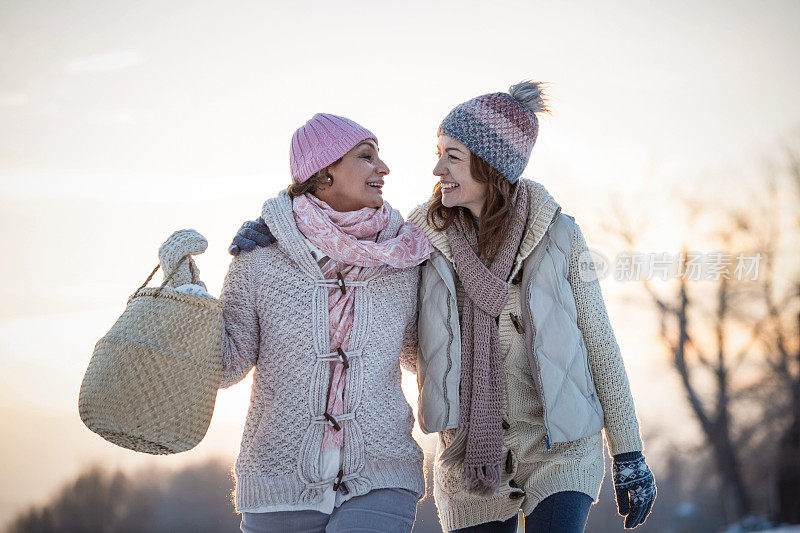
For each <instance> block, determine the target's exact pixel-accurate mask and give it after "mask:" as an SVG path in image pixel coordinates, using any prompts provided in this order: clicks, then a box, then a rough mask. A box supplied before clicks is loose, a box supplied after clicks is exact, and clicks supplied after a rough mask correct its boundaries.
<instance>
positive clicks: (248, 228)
mask: <svg viewBox="0 0 800 533" xmlns="http://www.w3.org/2000/svg"><path fill="white" fill-rule="evenodd" d="M273 242H278V239H276V238H275V236H274V235H273V234H272V232H271V231H270V230H269V226H267V224H266V222H264V219H263V218H262V217H258V219H256V220H248V221H247V222H245V223H244V224H242V227H241V228H239V231H238V232H237V233H236V235H235V236H234V237H233V242H232V243H231V245H230V247H229V248H228V253H230V254H231V255H239V253H240V252H249V251H250V250H254V249H255V247H256V246H269V245H270V244H271V243H273Z"/></svg>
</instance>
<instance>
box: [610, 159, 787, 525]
mask: <svg viewBox="0 0 800 533" xmlns="http://www.w3.org/2000/svg"><path fill="white" fill-rule="evenodd" d="M786 156H787V158H786V159H787V161H788V165H784V166H783V167H782V168H781V169H780V170H779V171H777V172H776V173H775V175H774V176H773V178H774V179H770V180H769V181H768V186H767V187H766V188H764V187H761V196H760V198H761V199H762V200H763V201H762V202H761V205H759V201H758V200H759V194H758V192H755V193H754V194H753V195H751V196H750V197H749V198H748V205H747V207H745V208H727V209H725V210H724V211H723V213H721V216H720V215H716V217H717V220H718V221H719V222H720V223H719V224H718V225H717V226H718V229H717V230H716V231H715V232H713V234H712V236H713V237H714V240H715V242H716V243H718V245H719V246H720V247H721V249H722V250H723V253H721V254H719V255H718V257H717V259H718V263H717V265H716V274H717V276H716V278H715V279H713V280H712V281H711V282H705V283H692V279H695V278H694V274H695V273H696V272H694V271H693V269H692V268H691V267H692V265H690V264H689V263H690V261H689V258H690V257H691V254H690V252H689V244H688V243H685V244H684V246H683V249H682V253H681V254H680V256H679V263H680V265H679V271H678V275H677V276H676V278H675V280H674V281H673V282H671V283H670V284H669V286H668V287H667V288H666V289H665V288H663V287H660V286H659V287H657V286H655V285H654V284H653V283H651V282H650V281H649V280H648V279H641V278H640V279H641V285H642V287H643V289H644V293H645V294H646V295H647V298H648V300H649V301H650V302H651V304H652V306H653V308H654V309H655V311H656V313H657V316H658V320H659V335H660V338H661V340H662V342H663V344H664V346H665V347H666V348H667V350H668V353H669V354H670V357H671V362H672V366H673V368H674V369H675V371H676V372H677V374H678V376H679V378H680V381H681V384H682V387H683V392H684V394H685V396H686V399H687V402H688V404H689V406H690V408H691V412H692V414H693V415H694V418H695V419H696V421H697V422H698V424H699V426H700V429H701V431H702V434H703V436H704V438H705V441H706V443H707V444H708V446H709V448H710V451H711V455H712V457H713V461H714V464H715V465H716V473H717V475H718V476H719V481H720V483H719V493H720V498H721V500H722V504H723V508H724V509H725V513H726V517H727V519H728V521H737V520H741V519H742V518H743V517H745V516H747V515H748V514H751V513H754V512H761V513H765V514H769V515H771V516H773V517H774V518H775V519H777V520H779V521H782V522H788V523H800V340H799V339H800V311H799V310H798V302H800V275H798V273H797V272H796V271H794V270H793V267H794V265H792V264H791V263H792V261H796V259H797V256H796V254H792V253H791V250H794V248H791V247H790V248H789V250H790V251H789V252H787V251H786V246H785V244H786V242H787V241H791V240H792V239H796V238H797V237H798V236H800V210H798V207H800V201H796V200H800V149H798V148H787V150H786ZM786 176H788V177H789V178H790V179H788V180H787V179H784V178H785V177H786ZM787 182H788V184H789V185H790V187H789V189H790V190H786V189H787V187H786V185H787ZM765 189H766V191H767V194H766V196H765V195H764V194H763V191H764V190H765ZM789 193H791V195H793V196H792V197H793V198H794V199H795V201H788V204H789V205H788V208H785V207H782V206H783V204H784V203H787V199H788V197H787V194H789ZM718 200H719V199H718V198H715V203H714V204H712V202H697V201H689V202H686V207H687V211H688V215H689V217H691V219H692V220H696V219H697V218H698V217H700V216H701V215H703V214H707V213H709V212H711V211H714V206H715V204H716V202H717V201H718ZM787 209H788V211H790V212H789V213H787ZM787 214H788V216H787ZM617 217H618V219H619V220H620V222H619V224H618V226H617V227H616V233H617V234H618V235H619V236H620V237H622V239H623V241H624V243H625V245H626V247H627V248H629V249H631V250H633V249H636V243H637V240H638V233H637V232H636V231H634V230H633V229H632V228H633V227H634V226H633V225H631V224H629V223H627V221H626V220H625V216H624V214H622V213H621V212H620V211H619V210H618V212H617ZM695 227H699V225H698V226H695ZM741 243H748V246H749V248H750V249H749V250H748V251H749V253H748V254H747V255H748V257H753V258H760V259H761V260H760V261H758V266H759V267H763V268H761V269H760V271H759V272H758V276H757V278H756V279H747V278H745V279H741V271H740V270H739V268H740V267H741V263H738V264H736V265H734V259H735V258H736V257H737V255H736V252H738V251H742V250H741V248H739V249H738V250H736V247H737V246H741ZM779 259H784V260H786V261H789V263H790V264H789V265H788V266H784V267H783V268H782V270H781V271H780V273H779V272H778V270H777V267H776V265H777V264H778V262H779ZM778 280H781V281H782V283H777V281H778ZM754 465H757V468H753V466H754ZM771 485H772V486H771Z"/></svg>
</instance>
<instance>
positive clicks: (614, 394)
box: [408, 179, 642, 531]
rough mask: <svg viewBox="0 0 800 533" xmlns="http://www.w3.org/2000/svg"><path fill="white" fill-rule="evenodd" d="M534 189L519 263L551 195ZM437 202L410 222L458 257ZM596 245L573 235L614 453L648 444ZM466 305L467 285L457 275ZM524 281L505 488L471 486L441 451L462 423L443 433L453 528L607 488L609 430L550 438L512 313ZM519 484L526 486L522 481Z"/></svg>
mask: <svg viewBox="0 0 800 533" xmlns="http://www.w3.org/2000/svg"><path fill="white" fill-rule="evenodd" d="M519 183H520V185H522V186H525V187H527V188H528V190H529V192H530V194H531V196H530V203H529V209H528V212H529V216H528V227H527V229H526V233H525V236H524V237H523V242H522V244H521V246H520V250H519V255H518V262H517V268H520V266H521V262H522V261H521V260H522V259H523V258H524V257H526V256H527V255H528V254H529V253H530V252H531V250H532V249H533V248H534V247H535V245H536V243H538V242H539V240H540V239H541V237H542V235H543V232H542V229H541V228H538V227H537V226H536V225H535V224H533V222H534V220H533V219H534V215H535V214H536V213H538V212H539V209H540V208H541V206H542V203H543V201H544V200H545V198H549V194H548V193H547V192H546V191H545V190H544V187H542V186H541V185H540V184H538V183H535V182H532V181H529V180H524V179H521V180H520V182H519ZM428 205H429V203H426V204H423V205H421V206H418V207H417V208H416V209H415V210H414V211H412V212H411V214H410V215H409V217H408V218H409V221H410V222H413V223H414V224H417V225H418V226H420V227H421V228H422V229H423V231H425V233H426V234H427V235H428V237H429V238H430V239H431V243H432V244H433V245H434V246H435V247H436V248H437V249H438V250H440V251H441V252H442V254H444V255H445V256H446V257H447V258H448V259H450V260H451V261H452V253H451V250H450V245H449V242H448V240H447V236H446V235H445V233H444V232H439V231H436V230H435V228H433V227H432V226H431V225H430V224H429V223H428V222H427V220H426V214H427V207H428ZM587 249H588V247H587V245H586V242H585V240H584V238H583V234H582V233H581V231H580V230H578V231H577V232H576V234H575V236H574V237H573V240H572V249H571V253H570V265H569V282H570V285H571V287H572V291H573V296H574V297H575V302H576V304H577V309H578V327H579V329H580V330H581V332H582V334H583V337H584V340H585V342H586V348H587V351H588V357H589V365H590V368H591V370H592V375H593V377H594V382H595V387H596V389H597V394H598V397H599V399H600V402H601V404H602V406H603V411H604V416H605V433H606V439H607V441H608V445H609V449H610V450H611V453H612V455H616V454H618V453H623V452H628V451H637V450H642V441H641V437H640V435H639V424H638V420H637V419H636V413H635V410H634V404H633V398H632V396H631V394H630V387H629V383H628V379H627V375H626V373H625V367H624V364H623V361H622V357H621V355H620V351H619V346H618V345H617V342H616V339H615V337H614V333H613V330H612V328H611V324H610V321H609V319H608V314H607V312H606V308H605V305H604V303H603V297H602V294H601V291H600V285H599V283H598V282H597V281H591V282H590V281H584V280H583V279H581V276H580V275H579V272H580V264H579V256H580V254H581V253H582V252H583V251H585V250H587ZM456 281H457V283H456V289H457V294H458V305H459V308H460V307H461V306H462V302H463V298H464V291H463V287H461V284H460V282H459V281H458V279H457V280H456ZM520 287H521V285H520V284H511V285H510V296H509V300H508V303H507V304H506V308H505V309H504V310H503V313H502V314H501V315H500V316H501V319H500V323H499V336H500V352H501V356H502V358H503V370H504V376H503V378H504V385H505V387H504V394H503V418H504V419H505V420H506V421H507V423H508V426H509V427H508V429H507V430H505V431H504V434H503V457H504V464H503V466H504V470H503V473H502V477H501V483H500V490H499V492H498V493H497V494H494V495H492V496H489V497H481V496H476V495H473V494H470V493H468V492H466V490H465V483H464V479H463V470H462V468H461V467H460V465H457V466H455V467H452V468H448V467H445V466H443V465H442V464H441V463H440V462H439V461H438V457H439V456H440V455H441V453H442V451H443V450H444V449H445V448H446V447H447V446H449V445H450V443H451V442H452V440H453V437H454V435H455V430H446V431H443V432H440V433H439V441H438V446H437V451H436V457H437V460H436V461H435V463H434V475H433V479H434V487H433V494H434V499H435V501H436V506H437V508H438V510H439V519H440V521H441V524H442V527H443V528H444V529H445V531H449V530H453V529H458V528H463V527H468V526H472V525H476V524H481V523H484V522H490V521H495V520H506V519H508V518H510V517H512V516H514V515H515V514H516V513H517V511H518V510H519V509H520V508H521V509H522V511H523V512H524V513H525V514H528V513H530V512H531V511H533V509H534V508H535V507H536V506H537V505H538V504H539V503H540V502H541V501H542V500H544V499H545V498H546V497H547V496H549V495H551V494H555V493H556V492H561V491H578V492H583V493H585V494H588V495H589V496H590V497H592V498H593V499H594V500H597V497H598V495H599V492H600V485H601V483H602V480H603V475H604V472H605V470H604V456H603V440H602V433H596V434H594V435H590V436H588V437H584V438H582V439H578V440H575V441H570V442H565V443H554V444H553V445H552V449H551V450H549V451H548V450H547V447H546V444H545V439H544V437H545V427H544V422H543V412H542V403H541V400H540V398H539V395H538V392H537V388H536V386H535V382H534V377H533V375H532V373H531V369H530V364H529V362H528V358H527V355H526V353H525V341H524V337H523V335H521V334H519V333H518V332H517V330H516V328H515V326H514V324H513V322H512V321H511V318H510V314H513V315H514V316H516V317H520V316H522V312H521V311H522V307H521V306H522V302H521V300H520ZM512 481H513V483H514V484H516V485H517V486H518V487H519V488H520V489H522V491H524V492H522V491H520V490H518V489H517V488H514V487H513V486H512V485H511V484H510V482H512Z"/></svg>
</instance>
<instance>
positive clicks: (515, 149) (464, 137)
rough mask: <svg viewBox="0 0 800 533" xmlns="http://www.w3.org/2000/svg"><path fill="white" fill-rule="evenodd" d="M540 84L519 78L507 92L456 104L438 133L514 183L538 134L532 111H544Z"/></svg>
mask: <svg viewBox="0 0 800 533" xmlns="http://www.w3.org/2000/svg"><path fill="white" fill-rule="evenodd" d="M542 86H543V83H541V82H536V81H523V82H520V83H517V84H516V85H512V86H511V88H509V90H508V92H507V93H489V94H484V95H481V96H478V97H477V98H473V99H472V100H467V101H466V102H464V103H463V104H459V105H457V106H456V107H455V108H454V109H453V110H452V111H450V113H449V114H448V115H447V116H446V117H445V119H444V120H443V121H442V124H441V125H440V126H439V134H444V135H447V136H449V137H452V138H453V139H455V140H457V141H459V142H461V143H463V144H464V145H465V146H466V147H467V148H469V149H470V151H471V152H472V153H474V154H475V155H477V156H478V157H480V158H481V159H483V160H484V161H486V162H487V163H489V164H490V165H492V166H493V167H494V168H496V169H497V170H498V171H499V172H500V173H501V174H502V175H503V176H504V177H505V178H506V179H507V180H508V181H510V182H511V183H516V182H517V180H518V179H519V177H520V176H521V175H522V171H523V170H525V167H526V166H527V164H528V159H530V157H531V151H532V150H533V145H534V144H535V143H536V137H537V135H538V134H539V119H538V118H537V117H536V113H546V112H548V109H547V102H546V101H545V98H544V94H543V92H542Z"/></svg>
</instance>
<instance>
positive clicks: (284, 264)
mask: <svg viewBox="0 0 800 533" xmlns="http://www.w3.org/2000/svg"><path fill="white" fill-rule="evenodd" d="M262 216H263V217H264V220H265V221H266V222H267V224H268V225H269V227H270V229H271V230H272V232H273V233H274V234H275V235H276V237H277V238H278V244H277V245H273V246H269V247H266V248H258V249H256V250H254V251H252V252H248V253H244V254H240V255H238V256H236V257H235V258H233V260H232V262H231V265H230V268H229V270H228V274H227V276H226V277H225V282H224V284H223V288H222V293H221V296H220V299H221V300H222V301H224V302H225V310H224V314H223V325H224V335H223V377H222V381H221V383H220V386H221V387H228V386H231V385H233V384H234V383H237V382H239V381H240V380H241V379H242V378H244V376H245V375H246V374H247V373H248V372H249V371H250V369H252V368H253V366H255V373H254V376H253V390H252V394H251V399H250V408H249V410H248V413H247V420H246V422H245V428H244V433H243V435H242V443H241V448H240V451H239V456H238V458H237V460H236V466H235V477H236V492H235V504H236V509H237V510H238V511H240V512H241V511H249V510H255V511H260V512H263V511H264V510H265V509H267V508H269V507H274V508H276V509H279V508H280V507H281V506H287V505H289V506H292V507H293V508H295V509H296V508H300V507H303V506H307V508H317V504H318V503H319V502H320V500H321V499H323V495H324V493H325V489H326V488H328V487H330V486H332V485H333V484H334V483H335V482H336V481H337V479H336V478H335V477H330V476H326V475H324V473H322V472H321V471H320V461H319V453H320V446H321V443H322V436H323V430H324V428H325V426H326V425H327V424H328V423H329V422H328V420H327V419H326V418H325V417H324V414H325V407H326V403H327V392H328V386H329V383H330V361H332V360H334V359H336V358H338V354H337V353H336V352H335V351H333V350H331V346H330V339H329V323H328V290H329V288H331V287H336V286H337V285H336V284H335V280H333V281H331V280H326V279H325V278H324V277H323V275H322V272H321V270H320V269H319V266H318V264H317V262H316V261H315V260H314V258H313V257H312V255H311V253H310V251H309V249H308V247H307V246H306V245H305V243H304V240H303V235H302V234H301V233H300V231H299V230H298V229H297V225H296V224H295V222H294V217H293V214H292V205H291V199H290V198H289V196H288V194H287V193H286V192H285V191H283V192H281V193H280V194H279V195H278V197H277V198H273V199H271V200H268V201H267V202H266V203H265V204H264V209H263V212H262ZM402 222H403V221H402V217H401V216H400V214H399V213H398V212H397V211H394V210H392V214H391V217H390V222H389V226H388V227H387V228H386V229H385V230H384V231H382V232H381V233H380V234H379V236H378V240H379V241H382V240H385V239H388V238H391V237H394V236H395V235H396V234H397V231H398V229H399V228H400V226H401V224H402ZM418 276H419V269H418V267H413V268H407V269H402V270H401V269H393V268H389V267H370V268H364V269H363V270H362V271H361V274H360V275H359V278H358V280H357V281H353V282H348V285H347V287H346V289H345V290H354V291H356V304H355V316H354V323H353V332H352V335H351V338H350V345H349V350H348V351H347V357H348V360H349V365H350V366H349V368H348V370H347V372H348V375H347V387H346V388H345V397H344V403H345V413H344V415H341V416H340V417H339V418H338V419H337V421H338V423H339V424H340V425H341V426H342V428H343V431H344V446H343V449H342V465H341V471H342V473H343V476H342V478H341V480H340V481H341V482H342V483H343V485H344V489H340V490H341V492H342V495H343V500H347V499H350V498H352V497H354V496H360V495H363V494H366V493H367V492H369V491H370V490H372V489H378V488H404V489H408V490H410V491H412V492H415V493H416V494H417V495H418V496H419V497H421V496H422V495H423V494H424V492H425V484H424V479H423V474H422V450H421V449H420V447H419V445H417V443H416V442H415V441H414V439H413V438H412V436H411V430H412V427H413V423H414V417H413V415H412V413H411V408H410V407H409V405H408V403H407V402H406V400H405V397H404V396H403V391H402V389H401V386H400V379H401V375H400V365H399V355H400V352H401V348H402V343H403V339H404V335H405V333H406V331H407V330H408V329H409V328H410V327H411V325H412V324H413V321H414V318H415V311H416V293H417V283H418ZM329 501H330V500H329ZM329 505H330V506H331V507H332V502H331V504H329ZM331 510H332V508H331V509H330V510H328V511H327V512H330V511H331Z"/></svg>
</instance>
